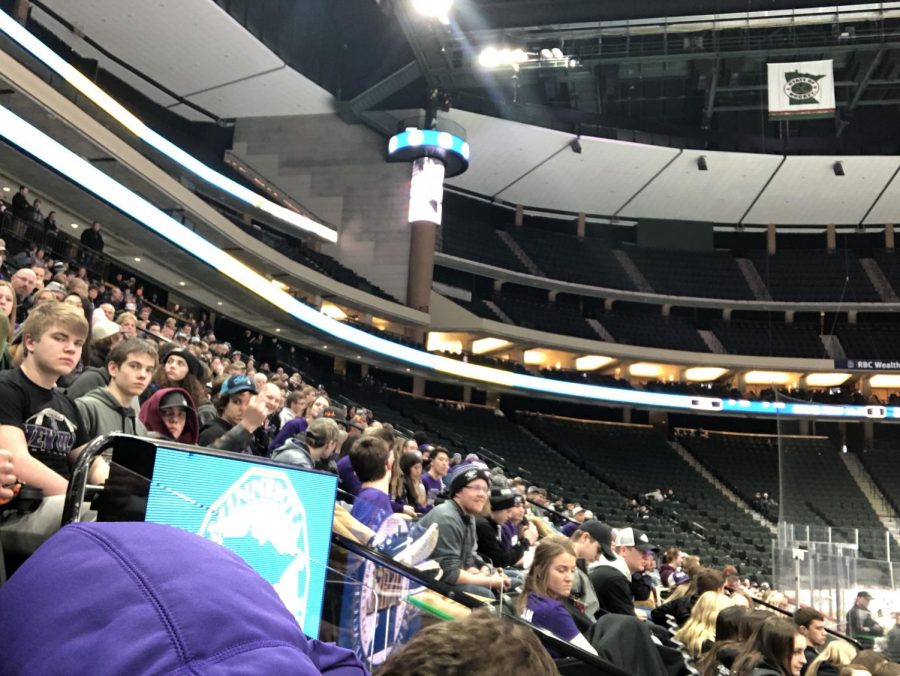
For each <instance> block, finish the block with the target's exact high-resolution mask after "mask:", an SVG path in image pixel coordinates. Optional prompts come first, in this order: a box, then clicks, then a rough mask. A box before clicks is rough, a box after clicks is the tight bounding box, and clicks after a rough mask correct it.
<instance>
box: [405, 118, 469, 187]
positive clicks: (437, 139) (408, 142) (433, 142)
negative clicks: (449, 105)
mask: <svg viewBox="0 0 900 676" xmlns="http://www.w3.org/2000/svg"><path fill="white" fill-rule="evenodd" d="M469 154H470V149H469V144H468V143H466V141H465V140H463V139H461V138H460V137H459V136H455V135H454V134H451V133H450V132H448V131H440V130H438V129H406V130H405V131H401V132H400V133H399V134H396V135H394V136H392V137H391V140H390V141H388V160H389V161H390V162H411V161H413V160H417V159H419V158H420V157H434V158H437V159H439V160H441V161H442V162H443V163H444V166H445V167H446V173H445V176H446V177H447V178H450V177H452V176H458V175H459V174H461V173H463V172H464V171H465V170H466V169H468V168H469Z"/></svg>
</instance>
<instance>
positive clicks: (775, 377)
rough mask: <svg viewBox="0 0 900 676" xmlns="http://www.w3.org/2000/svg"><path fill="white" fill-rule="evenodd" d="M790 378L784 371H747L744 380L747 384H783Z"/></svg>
mask: <svg viewBox="0 0 900 676" xmlns="http://www.w3.org/2000/svg"><path fill="white" fill-rule="evenodd" d="M790 379H791V374H790V373H785V372H784V371H747V373H746V374H744V382H745V383H747V384H748V385H784V384H785V383H786V382H788V381H789V380H790Z"/></svg>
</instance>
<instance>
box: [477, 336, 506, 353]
mask: <svg viewBox="0 0 900 676" xmlns="http://www.w3.org/2000/svg"><path fill="white" fill-rule="evenodd" d="M510 345H512V343H510V342H509V341H508V340H503V339H502V338H479V339H478V340H474V341H472V354H484V353H486V352H493V351H495V350H500V349H502V348H504V347H509V346H510Z"/></svg>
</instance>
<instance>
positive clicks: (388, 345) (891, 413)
mask: <svg viewBox="0 0 900 676" xmlns="http://www.w3.org/2000/svg"><path fill="white" fill-rule="evenodd" d="M0 136H2V137H4V138H6V139H7V140H9V142H11V143H12V144H13V145H16V146H18V147H19V148H21V149H22V150H24V151H26V152H28V153H30V154H31V155H32V156H34V157H35V158H37V159H38V160H40V161H41V162H43V163H45V164H46V165H47V166H50V167H52V168H53V169H55V170H56V171H58V172H59V173H61V174H62V175H64V176H66V177H68V178H69V179H70V180H71V181H72V182H74V183H76V184H78V185H80V186H82V187H83V188H85V189H86V190H88V191H89V192H91V193H93V194H94V195H96V196H97V197H98V198H100V199H102V200H105V201H106V202H108V203H110V204H112V205H113V206H114V207H116V208H118V209H120V210H121V211H122V212H124V213H125V214H128V215H129V216H131V217H132V218H133V219H135V220H136V221H137V222H139V223H142V224H143V225H145V226H146V227H147V228H149V229H150V230H152V231H153V232H155V233H157V234H158V235H160V236H161V237H164V238H165V239H167V240H168V241H169V242H171V243H172V244H174V245H175V246H177V247H179V248H180V249H182V250H184V251H185V252H187V253H189V254H191V255H193V256H194V257H196V258H197V259H198V260H200V261H202V262H204V263H206V264H207V265H209V266H210V267H212V268H213V269H215V270H217V271H218V272H220V273H221V274H223V275H225V276H226V277H228V278H230V279H232V280H233V281H235V282H236V283H238V284H240V285H241V286H243V287H245V288H247V289H248V290H250V291H252V292H253V293H255V294H256V295H257V296H259V297H260V298H261V299H263V300H265V301H267V302H269V303H271V304H272V305H274V306H275V307H277V308H279V309H280V310H283V311H284V312H286V313H288V314H289V315H291V316H292V317H294V318H296V319H298V320H300V321H301V322H303V323H305V324H308V325H309V326H311V327H313V328H315V329H318V330H320V331H323V332H324V333H327V334H329V335H330V336H332V337H333V338H336V339H338V340H342V341H346V342H348V343H352V344H354V345H356V346H358V347H360V348H363V349H366V350H369V351H371V352H375V353H377V354H380V355H382V356H385V357H389V358H392V359H395V360H398V361H401V362H404V363H406V364H410V365H412V366H417V367H421V368H424V369H431V370H434V371H439V372H441V373H447V374H450V375H453V376H458V377H460V378H467V379H470V380H475V381H479V382H482V383H487V384H491V385H500V386H504V387H510V388H517V389H522V390H530V391H532V392H537V393H542V394H550V395H558V396H565V397H575V398H580V399H588V400H593V401H603V402H608V403H618V404H624V405H635V406H657V407H663V408H670V409H684V410H703V411H721V412H735V413H744V414H746V413H753V414H758V415H786V416H803V417H810V416H827V417H838V418H859V419H861V418H867V417H869V418H872V417H874V418H883V417H887V418H900V408H898V407H895V406H889V407H875V406H870V407H866V406H824V405H818V404H786V403H782V402H778V403H771V402H758V401H746V400H722V399H714V398H709V397H690V396H686V395H680V394H662V393H656V392H638V391H635V390H626V389H620V388H613V387H603V386H600V385H588V384H582V383H571V382H566V381H562V380H553V379H551V378H541V377H539V376H530V375H525V374H521V373H512V372H509V371H504V370H502V369H496V368H491V367H488V366H481V365H478V364H469V363H467V362H463V361H459V360H456V359H450V358H449V357H443V356H439V355H435V354H431V353H428V352H424V351H422V350H416V349H414V348H411V347H407V346H405V345H400V344H398V343H395V342H392V341H390V340H386V339H385V338H380V337H378V336H374V335H372V334H369V333H366V332H365V331H362V330H360V329H357V328H354V327H352V326H348V325H346V324H343V323H341V322H339V321H337V320H334V319H332V318H330V317H326V316H325V315H323V314H322V313H320V312H318V311H317V310H315V309H314V308H312V307H310V306H308V305H306V304H304V303H301V302H300V301H298V300H297V299H295V298H293V297H292V296H290V295H289V294H288V293H286V292H284V291H282V290H281V289H279V288H277V287H275V286H273V285H272V283H271V282H270V281H269V280H267V279H266V278H265V277H263V276H262V275H260V274H259V273H258V272H256V271H255V270H253V269H252V268H250V267H248V266H246V265H245V264H243V263H241V262H240V261H238V260H237V259H236V258H234V257H232V256H231V255H229V254H228V253H226V252H224V251H222V250H221V249H219V248H218V247H217V246H215V245H213V244H212V243H210V242H208V241H207V240H205V239H203V238H202V237H200V236H199V235H197V234H196V233H194V232H191V231H190V230H189V229H188V228H186V227H185V226H183V225H182V224H181V223H179V222H178V221H176V220H175V219H173V218H171V217H170V216H168V215H166V214H164V213H163V212H162V211H160V210H159V209H158V208H156V207H155V206H153V205H152V204H150V203H149V202H148V201H147V200H145V199H144V198H142V197H139V196H138V195H137V194H135V193H134V192H132V191H131V190H129V189H128V188H126V187H125V186H123V185H122V184H120V183H118V182H117V181H115V180H114V179H112V178H110V177H109V176H107V175H106V174H104V173H103V172H101V171H100V170H99V169H97V168H96V167H94V166H93V165H92V164H90V163H89V162H87V161H86V160H83V159H81V158H80V157H78V156H77V155H75V154H74V153H73V152H71V151H70V150H69V149H67V148H65V147H64V146H62V145H61V144H59V143H57V142H56V141H54V140H53V139H51V138H50V137H49V136H47V135H46V134H44V133H43V132H41V131H39V130H38V129H36V128H35V127H33V126H31V125H30V124H29V123H28V122H26V121H25V120H23V119H22V118H21V117H19V116H18V115H16V114H15V113H13V112H11V111H10V110H8V109H7V108H5V107H3V106H0Z"/></svg>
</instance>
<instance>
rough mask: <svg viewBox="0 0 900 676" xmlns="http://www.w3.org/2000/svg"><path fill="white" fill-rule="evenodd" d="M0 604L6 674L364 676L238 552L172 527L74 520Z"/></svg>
mask: <svg viewBox="0 0 900 676" xmlns="http://www.w3.org/2000/svg"><path fill="white" fill-rule="evenodd" d="M235 590H240V593H234V592H235ZM0 607H2V608H3V612H2V613H0V632H2V634H3V637H4V639H3V640H4V644H3V671H4V672H7V673H27V672H31V673H44V674H52V673H87V672H95V671H97V670H98V669H100V670H102V671H104V672H106V673H116V674H137V673H170V674H174V673H213V672H215V673H262V672H267V673H272V674H332V675H334V676H366V675H367V674H368V672H367V671H366V669H365V668H363V666H362V665H361V664H360V662H359V660H358V659H357V657H356V656H355V655H354V653H353V652H352V651H351V650H347V649H344V648H338V647H336V646H334V645H331V644H327V643H322V642H319V641H315V640H311V639H307V638H306V637H305V636H304V635H303V632H302V631H301V629H300V626H299V625H298V624H297V620H296V618H295V617H294V616H293V615H292V614H291V613H290V612H289V611H288V610H287V608H285V606H284V603H283V602H282V601H281V599H280V598H279V597H278V595H277V593H276V592H275V589H274V588H273V587H272V585H271V584H270V583H269V582H267V581H266V580H264V579H263V578H262V577H261V576H260V575H259V573H257V572H256V571H255V570H253V569H252V568H250V566H248V565H247V563H246V562H245V561H244V560H243V559H242V558H241V557H239V556H238V555H236V554H234V553H233V552H231V551H229V550H228V549H226V548H225V547H222V546H220V545H218V544H215V543H213V542H210V541H209V540H206V539H205V538H202V537H198V536H196V535H194V534H192V533H187V532H184V531H182V530H179V529H177V528H172V527H169V526H161V525H158V524H151V523H80V524H73V525H70V526H67V527H65V528H64V529H63V530H62V531H61V532H60V533H59V534H58V535H57V536H56V537H54V538H52V540H50V541H49V542H48V543H47V545H46V546H44V547H42V548H41V550H40V551H39V552H37V553H36V554H34V555H33V556H32V557H31V559H30V560H28V561H26V562H25V564H24V565H23V566H22V568H20V569H19V570H18V571H17V573H16V574H15V575H14V576H13V577H12V578H10V581H9V582H8V583H7V584H6V585H4V586H3V587H0ZM88 618H89V619H88ZM213 627H214V628H215V631H211V629H212V628H213ZM44 630H46V631H50V632H52V633H53V634H60V633H64V634H65V636H66V640H64V641H49V642H48V641H44V640H43V639H42V638H41V639H39V638H38V636H39V635H40V634H41V632H42V631H44ZM36 640H39V641H40V643H41V648H40V650H36V649H35V647H34V646H35V641H36ZM99 665H102V668H100V667H99Z"/></svg>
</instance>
